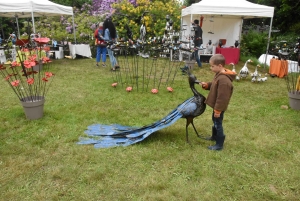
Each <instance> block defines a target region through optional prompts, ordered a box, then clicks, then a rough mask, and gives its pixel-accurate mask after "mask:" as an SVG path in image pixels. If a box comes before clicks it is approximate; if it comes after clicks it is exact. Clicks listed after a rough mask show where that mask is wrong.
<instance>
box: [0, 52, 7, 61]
mask: <svg viewBox="0 0 300 201" xmlns="http://www.w3.org/2000/svg"><path fill="white" fill-rule="evenodd" d="M5 62H6V56H5V53H4V50H0V64H1V63H5Z"/></svg>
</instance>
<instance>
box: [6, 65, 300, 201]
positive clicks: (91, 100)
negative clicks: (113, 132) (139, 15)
mask: <svg viewBox="0 0 300 201" xmlns="http://www.w3.org/2000/svg"><path fill="white" fill-rule="evenodd" d="M150 62H151V60H148V61H147V65H150V64H149V63H150ZM108 63H109V61H108V62H107V64H108ZM120 63H121V62H120ZM167 64H168V63H167ZM243 64H244V63H243V62H240V63H239V64H238V65H237V66H236V70H237V71H238V70H240V69H241V67H242V66H243ZM122 65H124V63H123V64H122ZM140 66H142V65H140ZM159 66H160V67H157V68H158V69H157V70H156V71H157V72H158V74H157V75H156V76H155V77H154V75H153V74H151V76H150V77H149V81H151V82H150V84H149V86H148V88H146V87H145V88H144V89H143V88H142V84H143V82H140V80H141V79H139V82H140V83H139V90H136V89H134V90H133V91H132V92H130V93H128V92H126V90H125V88H126V86H127V85H134V86H136V82H134V81H131V80H130V79H127V80H126V79H125V80H123V81H122V84H119V85H118V86H117V87H116V88H113V87H111V84H112V83H113V82H115V81H116V80H118V79H117V78H116V77H115V76H116V75H117V74H116V73H112V72H111V71H110V70H109V69H110V67H109V65H108V67H106V68H103V67H99V68H96V66H95V59H74V60H68V59H61V60H54V62H53V64H52V68H53V72H54V73H55V74H56V77H55V79H54V81H53V83H52V86H51V88H50V90H49V92H48V94H47V96H46V102H45V106H44V117H43V118H41V119H38V120H33V121H30V120H27V119H26V117H25V114H24V111H23V108H22V107H21V104H20V102H19V100H18V99H17V97H16V96H15V94H14V93H13V91H12V90H11V89H10V88H9V86H8V84H7V83H5V81H4V80H2V81H1V104H0V120H1V121H0V122H1V126H0V169H1V173H0V195H1V196H0V200H5V201H7V200H30V201H31V200H42V201H44V200H80V201H82V200H105V201H106V200H107V201H110V200H147V201H148V200H151V201H157V200H162V201H166V200H168V201H169V200H189V201H195V200H239V201H240V200H245V201H248V200H299V197H300V182H299V181H300V138H299V134H300V111H295V110H292V109H282V108H281V106H282V105H289V103H288V96H287V89H286V85H285V81H284V79H280V78H271V77H268V80H267V81H266V82H264V83H251V81H250V77H248V78H247V80H242V81H240V82H236V81H235V82H234V87H235V89H234V94H233V96H232V99H231V103H230V105H229V108H228V110H227V112H226V113H225V119H224V130H225V134H226V141H225V144H224V149H223V151H220V152H216V151H210V150H208V149H207V146H209V145H211V144H212V142H209V141H205V140H203V139H200V138H197V136H196V135H195V133H194V131H193V129H192V127H190V128H189V133H190V141H191V145H189V144H187V143H186V141H185V119H180V120H178V121H177V122H176V123H175V124H173V125H172V126H170V127H168V128H165V129H163V130H160V131H158V132H156V133H153V134H152V135H150V136H149V137H148V138H147V139H146V140H144V141H142V142H140V143H138V144H135V145H132V146H129V147H117V148H110V149H95V148H94V147H93V146H89V145H77V144H76V142H77V141H78V138H79V137H84V136H85V134H84V131H85V130H86V128H87V126H89V125H91V124H94V123H101V124H112V123H118V124H122V125H128V126H144V125H147V124H150V123H152V122H154V121H157V120H159V119H161V118H163V117H164V116H165V115H167V114H168V113H169V112H170V111H171V110H173V109H174V108H175V107H177V105H178V104H180V103H182V102H183V101H184V100H186V99H188V98H189V97H191V96H192V95H193V94H192V92H191V90H190V89H189V85H188V81H187V77H186V76H184V75H182V74H181V73H180V72H178V73H177V74H176V76H175V77H174V80H173V82H167V78H165V77H166V76H165V75H166V74H164V73H165V72H168V71H167V69H170V68H168V67H167V68H165V69H166V71H164V73H163V76H162V78H161V84H160V88H159V93H158V94H155V95H154V94H151V93H150V90H151V89H152V88H153V87H157V82H160V80H159V79H160V75H162V70H163V68H164V66H166V65H165V64H163V65H159ZM179 66H180V65H179ZM121 67H122V66H121ZM227 67H229V68H231V66H227ZM254 68H255V66H251V64H249V69H250V70H251V71H252V72H253V71H254ZM147 69H149V66H148V67H147ZM259 71H260V73H262V74H265V73H267V72H268V70H267V69H259ZM126 72H127V71H125V70H124V71H121V73H123V74H122V76H125V75H126ZM193 73H194V74H195V75H196V76H197V78H198V79H199V80H201V81H210V80H212V78H213V75H214V74H213V73H212V72H211V71H210V69H209V66H208V64H204V65H203V68H201V69H199V68H196V67H195V69H194V71H193ZM146 74H147V75H149V72H148V73H146ZM172 75H174V72H172ZM138 76H139V77H141V74H139V75H138ZM134 78H136V77H134ZM154 80H155V82H156V83H154ZM122 85H123V86H122ZM167 85H171V86H172V88H173V89H174V92H173V93H170V92H168V91H167V90H166V86H167ZM142 89H143V90H142ZM196 89H197V90H198V91H199V92H200V93H202V94H204V95H205V96H206V95H207V93H208V91H204V90H202V89H201V87H200V86H196ZM211 112H212V109H211V108H209V107H207V110H206V111H205V112H204V113H203V114H202V115H201V116H199V117H197V118H196V119H195V120H194V122H195V125H196V128H197V130H198V132H199V133H200V134H201V135H203V136H208V135H210V134H211V125H212V122H211Z"/></svg>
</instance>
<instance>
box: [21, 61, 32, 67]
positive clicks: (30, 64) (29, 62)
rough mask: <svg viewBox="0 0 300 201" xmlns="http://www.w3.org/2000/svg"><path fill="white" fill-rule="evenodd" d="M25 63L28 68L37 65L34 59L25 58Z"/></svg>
mask: <svg viewBox="0 0 300 201" xmlns="http://www.w3.org/2000/svg"><path fill="white" fill-rule="evenodd" d="M23 63H24V66H25V67H26V68H31V67H32V66H35V62H33V61H28V60H25V61H24V62H23Z"/></svg>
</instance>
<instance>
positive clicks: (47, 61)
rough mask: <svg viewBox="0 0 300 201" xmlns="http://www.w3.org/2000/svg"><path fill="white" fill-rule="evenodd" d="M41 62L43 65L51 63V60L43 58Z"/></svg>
mask: <svg viewBox="0 0 300 201" xmlns="http://www.w3.org/2000/svg"><path fill="white" fill-rule="evenodd" d="M42 60H43V63H49V62H51V60H50V59H49V58H48V57H43V58H42Z"/></svg>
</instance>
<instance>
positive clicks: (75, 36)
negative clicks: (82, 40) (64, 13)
mask: <svg viewBox="0 0 300 201" xmlns="http://www.w3.org/2000/svg"><path fill="white" fill-rule="evenodd" d="M72 20H73V33H74V40H75V44H76V33H75V25H74V13H73V15H72Z"/></svg>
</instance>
